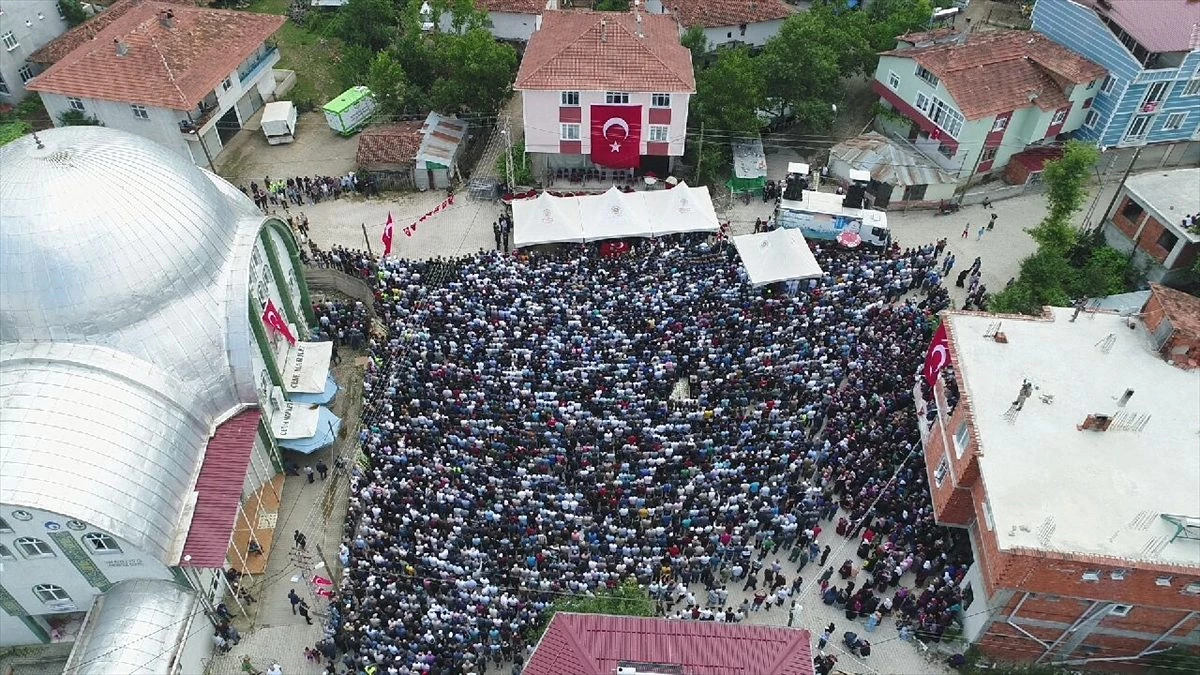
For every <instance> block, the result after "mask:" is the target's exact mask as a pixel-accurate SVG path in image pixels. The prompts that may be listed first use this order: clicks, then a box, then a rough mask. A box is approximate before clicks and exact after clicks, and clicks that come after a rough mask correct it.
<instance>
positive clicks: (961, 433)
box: [954, 422, 971, 458]
mask: <svg viewBox="0 0 1200 675" xmlns="http://www.w3.org/2000/svg"><path fill="white" fill-rule="evenodd" d="M970 442H971V430H970V429H969V428H967V423H966V422H960V423H959V425H958V429H956V430H955V431H954V454H955V456H957V457H959V458H961V457H962V456H963V451H965V450H966V449H967V445H968V444H970Z"/></svg>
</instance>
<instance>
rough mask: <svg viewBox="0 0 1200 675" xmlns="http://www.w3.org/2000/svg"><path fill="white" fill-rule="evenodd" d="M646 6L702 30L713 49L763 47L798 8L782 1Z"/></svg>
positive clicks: (655, 2) (706, 0) (654, 0)
mask: <svg viewBox="0 0 1200 675" xmlns="http://www.w3.org/2000/svg"><path fill="white" fill-rule="evenodd" d="M645 5H646V10H647V11H650V12H653V13H654V14H673V15H675V17H676V18H677V19H678V20H679V25H680V26H681V27H682V28H684V29H688V28H701V29H703V30H704V37H705V38H706V39H707V40H708V48H709V49H710V50H712V49H716V48H717V47H721V46H725V45H730V46H732V45H746V46H749V47H762V46H763V45H765V44H767V40H770V39H771V38H773V37H775V35H776V34H778V33H779V29H780V28H782V27H783V22H784V21H785V20H787V18H788V17H789V16H791V15H792V14H794V13H796V11H798V10H797V8H796V7H793V6H792V5H789V4H788V3H786V2H784V1H783V0H647V1H646V3H645Z"/></svg>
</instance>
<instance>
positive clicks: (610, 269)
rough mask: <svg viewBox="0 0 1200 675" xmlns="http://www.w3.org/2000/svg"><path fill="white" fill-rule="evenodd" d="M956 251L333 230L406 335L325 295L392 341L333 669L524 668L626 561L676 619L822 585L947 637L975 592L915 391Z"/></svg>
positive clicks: (342, 264)
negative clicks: (444, 251) (795, 253)
mask: <svg viewBox="0 0 1200 675" xmlns="http://www.w3.org/2000/svg"><path fill="white" fill-rule="evenodd" d="M941 249H942V246H937V245H933V244H931V245H928V246H925V247H922V248H919V249H912V250H905V251H902V250H900V249H899V248H896V247H893V248H892V249H889V250H887V251H867V250H859V251H844V250H839V249H834V248H833V247H831V246H829V247H819V248H817V249H816V250H815V251H814V252H815V253H816V256H817V259H818V261H819V262H820V264H821V267H822V269H823V270H824V276H823V277H822V278H820V279H815V280H810V281H802V282H799V283H796V284H791V285H789V286H787V288H788V289H789V290H790V291H791V292H789V293H783V292H781V289H779V288H778V287H776V288H773V289H766V290H765V289H763V288H756V287H754V286H752V285H751V284H750V282H749V281H748V279H747V278H746V277H745V272H744V270H743V268H742V266H741V264H740V262H739V260H738V258H737V253H736V251H735V250H734V249H733V247H732V246H731V245H729V244H727V243H717V244H716V245H713V244H711V243H710V242H709V241H708V240H707V239H706V238H700V237H695V236H691V235H685V236H676V237H667V238H663V239H658V240H653V241H645V242H640V243H638V245H637V246H636V247H635V248H634V250H633V251H632V252H631V253H630V254H628V255H625V256H621V257H616V258H611V257H602V256H599V255H596V254H595V249H594V248H589V247H585V246H571V247H561V248H560V249H558V250H557V251H556V252H554V253H541V252H537V253H528V252H518V254H517V255H512V256H506V255H502V254H500V253H498V252H487V253H480V254H478V255H474V256H468V257H462V258H457V259H450V260H447V259H435V260H428V261H412V260H402V259H391V260H387V261H386V262H383V263H380V262H379V261H377V260H374V259H372V258H369V257H368V256H366V255H365V254H363V253H359V252H355V251H350V250H347V249H335V250H334V251H330V252H327V253H326V252H322V253H320V254H319V255H318V256H317V262H318V263H319V264H322V265H324V266H328V267H335V268H337V269H341V270H342V271H345V272H347V273H349V274H353V275H355V276H358V277H360V278H363V279H364V280H366V281H367V282H368V283H369V284H371V285H372V287H373V289H374V292H375V297H376V301H377V302H376V307H375V308H374V309H375V313H376V317H377V319H378V320H379V322H380V323H381V324H382V326H383V327H384V328H385V330H386V334H382V333H373V334H372V333H371V332H370V331H369V324H368V323H367V321H366V312H365V308H362V307H361V306H359V307H355V306H354V305H353V304H345V303H319V304H318V305H317V307H316V309H317V311H318V313H319V314H320V316H321V317H322V318H321V327H320V331H322V332H324V333H326V334H328V335H343V334H345V335H349V334H350V331H355V330H357V331H359V332H360V333H361V332H363V331H365V332H366V333H367V335H366V338H365V339H366V344H365V346H366V347H367V349H368V350H369V357H370V358H369V365H368V368H367V373H366V379H365V383H364V392H365V393H364V396H365V401H364V413H363V415H364V420H363V422H364V424H363V431H362V432H361V442H362V446H363V450H364V453H365V455H366V458H367V461H366V462H365V463H364V464H363V465H362V466H361V467H358V468H356V469H355V471H354V472H353V474H352V477H351V499H350V508H349V512H348V515H347V537H346V540H345V543H344V545H343V547H342V550H341V556H340V557H341V559H342V562H343V565H344V566H345V577H344V579H343V580H342V584H341V587H340V594H339V595H335V596H334V601H333V604H332V606H331V612H330V613H331V614H332V616H333V617H334V618H333V621H332V625H331V627H330V632H329V635H330V640H329V641H327V642H325V643H323V644H322V650H321V651H322V653H324V654H325V655H326V656H328V657H329V658H330V663H329V664H328V666H327V668H328V672H371V673H379V674H380V675H383V674H384V673H394V674H410V673H429V674H430V675H433V674H439V673H476V674H478V675H483V674H484V673H486V672H488V670H489V668H491V669H493V670H494V669H496V668H497V667H498V666H499V665H500V664H512V668H513V672H519V671H520V668H521V665H522V663H523V662H524V661H525V660H526V659H527V658H528V654H529V653H530V651H531V649H532V645H533V644H534V643H536V639H537V636H538V635H539V632H538V631H539V629H540V628H541V627H542V626H543V625H544V618H545V614H546V611H547V610H548V609H550V608H551V607H552V605H554V603H555V602H556V601H558V600H561V599H564V598H569V597H571V596H581V595H587V594H591V593H596V592H599V591H604V590H611V589H615V588H618V587H620V586H622V585H623V584H627V583H636V584H639V585H640V586H642V587H643V588H645V589H647V591H648V592H649V597H650V600H649V601H648V602H653V603H654V613H657V614H659V615H662V616H669V617H674V618H678V619H688V620H711V621H734V622H736V621H741V620H743V619H745V618H746V617H747V616H748V615H749V614H750V613H753V612H771V611H775V612H778V613H779V614H778V616H779V623H784V622H788V623H789V625H790V624H791V622H793V621H795V619H796V616H797V615H798V614H799V613H800V612H799V610H798V609H797V603H799V604H804V602H803V601H802V600H801V599H800V598H801V595H803V594H805V593H809V594H810V596H811V597H812V598H816V597H819V598H820V599H821V601H823V602H825V603H826V604H830V605H836V606H837V607H838V608H839V610H842V609H844V610H845V615H846V618H847V620H848V621H850V622H851V623H850V625H849V626H846V627H849V628H852V629H853V630H855V631H862V630H865V631H867V632H872V631H874V630H875V627H876V626H878V625H879V623H880V622H882V621H884V620H888V621H895V622H896V625H897V626H898V627H899V628H900V637H901V638H902V639H907V638H909V637H913V636H916V637H920V638H922V639H926V640H936V639H939V638H940V636H941V635H942V634H943V633H944V632H946V631H948V630H951V629H952V626H953V625H954V623H955V622H956V621H958V620H961V610H962V608H963V607H965V606H966V605H967V604H969V602H970V598H969V597H967V598H964V597H963V589H962V587H961V581H962V579H963V575H964V574H965V570H966V568H967V566H968V565H969V564H970V552H969V551H970V548H969V545H967V544H966V543H965V542H964V541H963V540H962V538H961V537H959V536H957V535H954V534H952V533H951V532H950V531H949V530H946V529H944V528H941V527H939V526H937V525H936V524H935V523H934V522H933V516H932V509H931V506H930V504H929V490H928V486H927V479H926V471H925V467H924V463H923V453H922V450H921V443H920V436H919V432H918V428H917V421H916V414H917V413H916V411H915V409H914V404H913V395H912V391H913V387H914V385H915V384H916V382H917V372H918V370H919V367H920V365H921V363H922V360H923V357H924V352H925V348H926V346H927V345H928V341H929V337H930V335H931V333H932V323H931V317H932V313H933V312H936V311H938V310H940V309H942V308H944V307H945V306H946V304H948V298H947V296H946V294H945V289H944V288H942V287H941V285H940V279H941V277H944V274H945V273H944V272H942V271H941V270H942V265H943V264H944V263H943V262H942V261H940V260H939V257H940V255H939V254H940V253H941V252H942V251H941ZM939 272H941V274H939ZM931 275H932V276H931ZM931 281H932V283H931ZM835 570H836V571H835ZM910 572H911V573H913V574H914V575H915V580H914V582H913V583H903V582H902V578H910V577H905V575H906V574H907V573H910ZM860 621H861V622H865V623H860ZM827 632H828V633H833V632H834V626H833V625H831V626H830V628H829V630H828V631H827ZM815 637H816V635H815V634H814V639H815ZM827 639H828V636H827V635H826V636H824V637H823V639H822V644H821V646H822V647H823V646H824V642H825V640H827ZM861 643H866V640H861V641H856V642H855V643H854V650H855V654H856V655H857V657H858V658H866V657H867V655H868V654H869V653H870V645H869V643H867V644H866V646H865V647H863V646H862V644H861ZM847 644H849V642H848V643H847ZM335 655H336V658H334V656H335ZM825 663H829V664H830V665H831V664H832V661H830V660H828V659H826V660H824V661H822V664H825ZM821 667H824V665H822V666H821Z"/></svg>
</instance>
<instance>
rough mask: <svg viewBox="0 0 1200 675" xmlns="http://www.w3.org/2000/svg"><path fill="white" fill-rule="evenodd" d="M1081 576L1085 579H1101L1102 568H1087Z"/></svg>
mask: <svg viewBox="0 0 1200 675" xmlns="http://www.w3.org/2000/svg"><path fill="white" fill-rule="evenodd" d="M1079 578H1080V579H1083V580H1084V581H1100V570H1087V571H1086V572H1084V573H1083V576H1081V577H1079Z"/></svg>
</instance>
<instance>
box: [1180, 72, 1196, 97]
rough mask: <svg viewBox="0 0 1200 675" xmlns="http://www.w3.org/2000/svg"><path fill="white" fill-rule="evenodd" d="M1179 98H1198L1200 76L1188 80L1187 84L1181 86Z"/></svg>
mask: <svg viewBox="0 0 1200 675" xmlns="http://www.w3.org/2000/svg"><path fill="white" fill-rule="evenodd" d="M1180 95H1181V96H1200V75H1197V76H1196V77H1193V78H1192V79H1190V80H1188V83H1187V84H1185V85H1184V86H1183V93H1182V94H1180Z"/></svg>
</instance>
